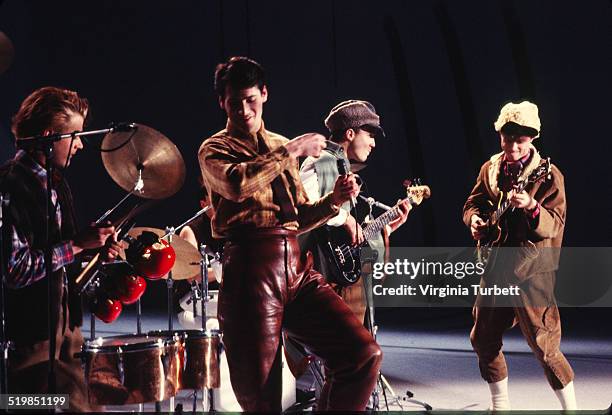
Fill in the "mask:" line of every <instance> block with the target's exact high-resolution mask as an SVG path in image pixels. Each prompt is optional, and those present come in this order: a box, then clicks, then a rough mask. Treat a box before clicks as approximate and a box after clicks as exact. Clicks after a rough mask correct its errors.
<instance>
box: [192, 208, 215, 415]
mask: <svg viewBox="0 0 612 415" xmlns="http://www.w3.org/2000/svg"><path fill="white" fill-rule="evenodd" d="M208 208H210V206H207V207H206V208H205V209H207V210H208ZM199 251H200V256H201V257H202V259H200V275H201V276H202V285H201V290H202V292H201V298H202V330H204V331H206V330H207V329H206V319H207V316H206V308H207V305H208V302H209V301H210V298H209V293H208V267H209V266H210V260H209V258H208V253H207V251H208V249H207V246H206V244H201V245H200V249H199ZM194 303H195V302H194ZM194 311H195V307H194ZM194 317H195V312H194ZM217 353H219V350H217ZM194 392H195V394H196V396H197V391H194ZM207 397H208V411H210V412H215V411H216V410H215V396H214V393H213V390H212V388H210V389H208V388H206V387H204V388H203V389H202V410H204V411H206V410H207V409H206V398H207ZM194 402H195V401H194Z"/></svg>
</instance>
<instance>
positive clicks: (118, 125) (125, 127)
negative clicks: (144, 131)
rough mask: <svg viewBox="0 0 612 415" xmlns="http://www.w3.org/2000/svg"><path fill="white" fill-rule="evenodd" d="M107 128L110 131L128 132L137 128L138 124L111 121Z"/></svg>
mask: <svg viewBox="0 0 612 415" xmlns="http://www.w3.org/2000/svg"><path fill="white" fill-rule="evenodd" d="M109 128H110V129H111V130H112V132H128V131H132V130H136V129H138V126H137V125H136V124H135V123H133V122H113V123H111V124H110V125H109Z"/></svg>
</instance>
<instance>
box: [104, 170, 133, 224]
mask: <svg viewBox="0 0 612 415" xmlns="http://www.w3.org/2000/svg"><path fill="white" fill-rule="evenodd" d="M142 170H143V168H140V167H139V168H138V179H136V183H134V188H133V189H132V191H131V192H129V193H128V194H127V195H125V196H124V197H123V198H122V199H121V200H120V201H119V203H117V204H116V205H115V206H113V207H112V208H110V209H109V210H107V211H106V212H104V214H103V215H102V216H100V217H99V218H98V219H97V220H96V222H95V224H96V225H99V224H101V223H102V222H103V221H104V220H105V219H106V218H108V217H109V216H110V214H111V213H113V212H114V211H115V209H117V208H118V207H119V206H121V205H122V204H123V202H125V201H126V200H128V199H129V198H130V196H132V195H134V194H136V192H138V193H142V190H143V189H144V181H143V180H142Z"/></svg>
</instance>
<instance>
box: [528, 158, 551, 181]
mask: <svg viewBox="0 0 612 415" xmlns="http://www.w3.org/2000/svg"><path fill="white" fill-rule="evenodd" d="M551 170H552V164H551V163H550V158H546V159H543V160H542V161H541V162H540V165H539V166H538V167H536V168H535V170H534V171H532V172H531V174H530V175H529V177H527V183H537V182H539V181H540V180H543V179H546V178H550V171H551Z"/></svg>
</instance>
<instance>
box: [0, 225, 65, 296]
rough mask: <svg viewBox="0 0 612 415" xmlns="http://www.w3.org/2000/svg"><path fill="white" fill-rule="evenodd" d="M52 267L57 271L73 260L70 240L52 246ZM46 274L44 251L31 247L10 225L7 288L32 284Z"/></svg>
mask: <svg viewBox="0 0 612 415" xmlns="http://www.w3.org/2000/svg"><path fill="white" fill-rule="evenodd" d="M52 250H53V252H52V269H53V271H57V270H58V269H60V268H62V267H63V266H65V265H68V264H71V263H72V262H74V253H73V250H72V242H71V241H64V242H60V243H58V244H55V245H54V246H53V248H52ZM45 275H46V268H45V252H44V251H43V250H40V249H32V248H31V247H30V245H29V244H28V242H27V240H25V238H22V237H20V236H19V234H18V233H17V230H16V229H15V227H14V226H11V252H10V255H9V260H8V267H7V276H6V283H7V286H8V287H9V288H22V287H26V286H28V285H31V284H34V283H35V282H37V281H40V280H41V279H43V278H44V277H45Z"/></svg>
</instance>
